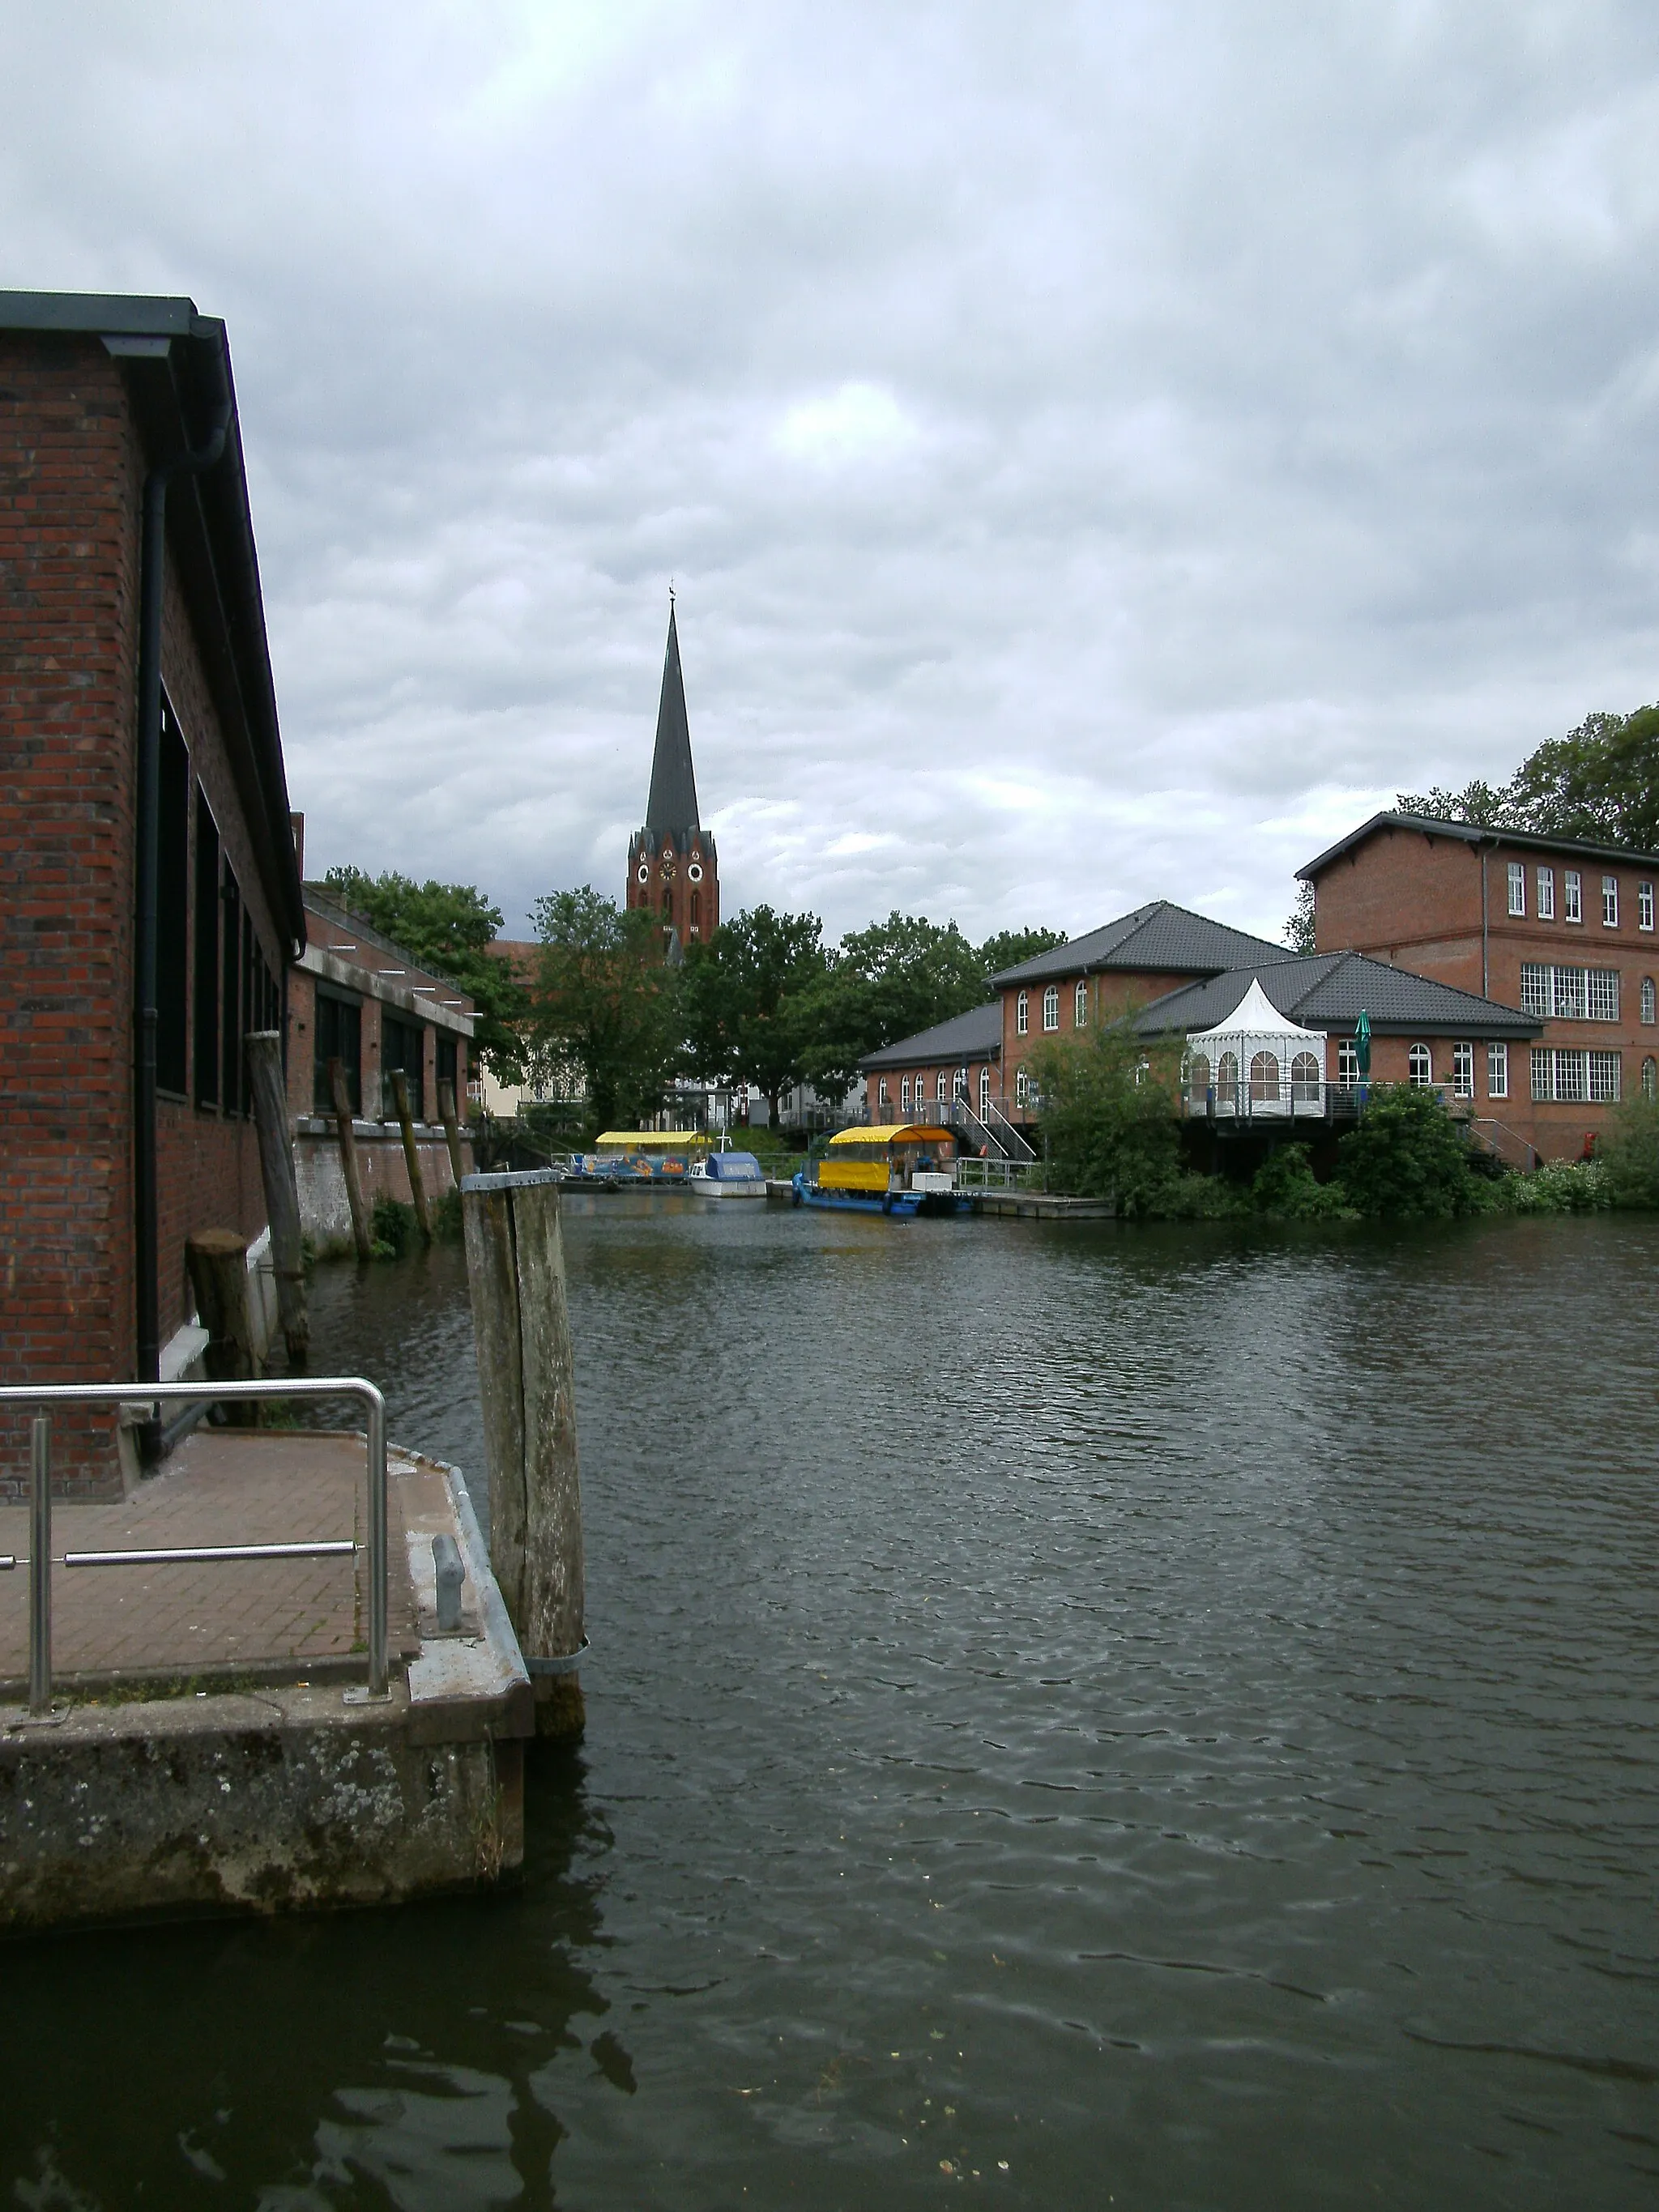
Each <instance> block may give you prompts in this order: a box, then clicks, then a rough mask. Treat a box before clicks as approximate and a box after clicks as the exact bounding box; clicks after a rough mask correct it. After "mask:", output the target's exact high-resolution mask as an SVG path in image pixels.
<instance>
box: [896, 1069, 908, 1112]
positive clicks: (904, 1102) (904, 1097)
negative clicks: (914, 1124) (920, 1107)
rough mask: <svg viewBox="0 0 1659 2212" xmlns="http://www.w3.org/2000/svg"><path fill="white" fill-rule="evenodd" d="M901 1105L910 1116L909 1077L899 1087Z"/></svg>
mask: <svg viewBox="0 0 1659 2212" xmlns="http://www.w3.org/2000/svg"><path fill="white" fill-rule="evenodd" d="M899 1104H900V1105H901V1106H902V1108H903V1109H904V1111H905V1112H906V1113H907V1114H908V1112H909V1110H910V1079H909V1077H908V1075H907V1076H906V1077H905V1079H904V1080H903V1082H902V1083H901V1084H900V1085H899Z"/></svg>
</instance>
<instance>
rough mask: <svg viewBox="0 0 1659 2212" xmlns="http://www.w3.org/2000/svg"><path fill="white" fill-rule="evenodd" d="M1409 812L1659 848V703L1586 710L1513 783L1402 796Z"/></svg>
mask: <svg viewBox="0 0 1659 2212" xmlns="http://www.w3.org/2000/svg"><path fill="white" fill-rule="evenodd" d="M1396 804H1397V805H1398V806H1399V808H1400V811H1401V813H1402V814H1423V815H1427V816H1429V817H1431V818H1432V819H1434V820H1436V821H1440V822H1468V823H1474V824H1475V825H1476V826H1477V827H1479V828H1481V829H1531V830H1534V831H1535V832H1536V833H1537V834H1538V835H1539V836H1543V837H1583V838H1585V839H1587V840H1588V841H1589V842H1591V843H1605V844H1609V845H1629V846H1632V847H1634V848H1635V849H1636V850H1637V851H1638V852H1643V853H1651V852H1654V851H1656V850H1659V705H1654V706H1650V707H1638V708H1635V710H1634V711H1633V712H1632V713H1631V714H1606V713H1600V714H1587V715H1586V716H1585V717H1584V719H1583V721H1582V722H1581V723H1580V724H1579V725H1578V727H1577V729H1576V730H1569V731H1568V732H1567V734H1566V736H1565V738H1546V739H1545V741H1544V743H1543V744H1541V745H1540V746H1539V747H1538V749H1537V750H1536V751H1535V752H1531V753H1528V756H1527V757H1526V759H1525V760H1523V761H1522V763H1521V765H1520V767H1519V768H1518V769H1516V772H1515V774H1514V775H1513V776H1512V777H1511V778H1510V781H1509V782H1508V783H1506V784H1503V785H1501V786H1499V787H1497V788H1494V787H1493V786H1492V785H1491V784H1489V783H1484V782H1482V781H1480V780H1479V779H1478V778H1477V779H1476V781H1474V782H1473V783H1471V784H1468V786H1466V787H1465V788H1464V789H1463V790H1462V791H1444V790H1443V789H1442V788H1441V787H1440V786H1439V785H1438V784H1437V785H1436V786H1435V787H1434V788H1433V789H1432V790H1431V791H1426V792H1407V791H1402V792H1401V793H1399V794H1398V797H1397V799H1396Z"/></svg>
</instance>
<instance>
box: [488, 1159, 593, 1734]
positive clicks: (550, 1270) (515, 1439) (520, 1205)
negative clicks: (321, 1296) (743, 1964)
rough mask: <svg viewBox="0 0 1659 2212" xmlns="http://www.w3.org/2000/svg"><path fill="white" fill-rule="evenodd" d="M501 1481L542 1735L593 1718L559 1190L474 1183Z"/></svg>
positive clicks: (493, 1510)
mask: <svg viewBox="0 0 1659 2212" xmlns="http://www.w3.org/2000/svg"><path fill="white" fill-rule="evenodd" d="M461 1214H462V1219H463V1222H464V1224H465V1235H466V1272H467V1280H468V1282H469V1284H470V1285H471V1292H472V1333H473V1340H474V1343H475V1345H476V1346H477V1355H478V1387H479V1393H480V1395H481V1397H482V1399H483V1430H484V1456H485V1461H486V1463H487V1467H488V1471H489V1563H490V1565H491V1567H492V1569H493V1570H494V1571H495V1579H496V1581H497V1583H499V1584H500V1586H501V1595H502V1597H503V1598H504V1599H505V1601H506V1603H507V1613H508V1615H509V1617H510V1619H511V1620H512V1622H513V1628H514V1629H515V1631H516V1632H517V1634H518V1638H519V1643H520V1648H521V1650H523V1652H524V1656H525V1663H526V1666H527V1667H528V1668H529V1670H530V1677H531V1680H532V1684H533V1686H534V1688H535V1692H536V1733H537V1734H538V1735H544V1736H552V1737H564V1738H571V1737H574V1736H578V1735H580V1734H581V1731H582V1725H583V1720H584V1710H583V1703H582V1689H581V1680H580V1675H579V1674H578V1673H577V1672H576V1663H577V1662H578V1660H579V1658H580V1653H581V1650H582V1647H583V1631H582V1613H583V1599H584V1577H583V1565H582V1504H581V1485H580V1479H579V1475H578V1471H577V1463H576V1404H575V1389H574V1375H573V1370H572V1364H571V1351H570V1318H569V1313H568V1308H567V1305H566V1301H565V1285H564V1247H563V1243H562V1239H561V1237H560V1234H559V1192H558V1180H557V1177H556V1176H554V1175H553V1174H552V1173H551V1172H550V1170H545V1169H542V1170H535V1171H533V1172H532V1173H530V1174H527V1175H487V1176H467V1177H466V1178H465V1180H464V1182H462V1184H461Z"/></svg>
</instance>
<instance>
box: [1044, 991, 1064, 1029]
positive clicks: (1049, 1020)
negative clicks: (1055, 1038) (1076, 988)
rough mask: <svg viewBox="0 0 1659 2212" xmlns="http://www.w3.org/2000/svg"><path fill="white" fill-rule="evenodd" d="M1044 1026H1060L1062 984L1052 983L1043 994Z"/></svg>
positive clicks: (1047, 1027)
mask: <svg viewBox="0 0 1659 2212" xmlns="http://www.w3.org/2000/svg"><path fill="white" fill-rule="evenodd" d="M1042 1026H1043V1028H1044V1029H1045V1030H1057V1029H1058V1028H1059V1027H1060V986H1059V984H1058V983H1050V984H1049V986H1048V989H1047V990H1046V991H1045V992H1044V993H1043V994H1042Z"/></svg>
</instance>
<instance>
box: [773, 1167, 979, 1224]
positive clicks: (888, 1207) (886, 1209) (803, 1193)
mask: <svg viewBox="0 0 1659 2212" xmlns="http://www.w3.org/2000/svg"><path fill="white" fill-rule="evenodd" d="M793 1180H794V1186H795V1200H794V1202H795V1204H796V1205H797V1206H822V1207H823V1209H824V1211H825V1212H829V1213H884V1214H885V1215H886V1217H887V1218H888V1219H889V1220H890V1221H908V1220H910V1219H912V1218H914V1216H915V1215H916V1214H918V1213H955V1212H958V1211H959V1210H960V1209H959V1206H958V1203H957V1195H956V1193H955V1192H954V1191H944V1190H894V1191H888V1192H886V1193H885V1194H884V1195H883V1196H881V1197H879V1198H876V1197H871V1198H860V1197H857V1196H855V1195H854V1194H853V1193H852V1192H851V1191H844V1190H820V1189H819V1188H818V1186H817V1183H815V1182H807V1180H806V1178H805V1176H800V1175H798V1176H795V1177H794V1179H793Z"/></svg>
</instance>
